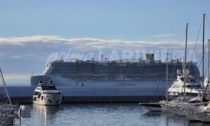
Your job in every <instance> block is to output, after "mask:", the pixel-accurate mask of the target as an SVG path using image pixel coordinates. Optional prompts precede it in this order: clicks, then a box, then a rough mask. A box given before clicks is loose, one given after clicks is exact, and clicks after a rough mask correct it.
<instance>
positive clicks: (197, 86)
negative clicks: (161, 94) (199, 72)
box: [186, 85, 201, 88]
mask: <svg viewBox="0 0 210 126" xmlns="http://www.w3.org/2000/svg"><path fill="white" fill-rule="evenodd" d="M186 87H188V88H201V85H186Z"/></svg>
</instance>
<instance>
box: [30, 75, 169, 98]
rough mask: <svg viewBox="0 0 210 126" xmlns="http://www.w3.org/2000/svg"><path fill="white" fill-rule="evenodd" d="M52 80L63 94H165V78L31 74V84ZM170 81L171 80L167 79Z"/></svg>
mask: <svg viewBox="0 0 210 126" xmlns="http://www.w3.org/2000/svg"><path fill="white" fill-rule="evenodd" d="M43 79H46V81H53V83H54V84H55V85H56V87H57V88H58V89H59V90H61V91H62V93H63V95H64V96H71V97H77V96H78V97H83V96H87V97H91V96H92V97H97V96H100V97H109V96H113V97H115V96H125V97H126V96H127V97H129V96H165V83H166V82H165V80H144V81H134V80H115V81H110V80H101V81H99V80H95V81H93V80H92V81H91V80H79V81H77V80H72V79H69V78H62V77H59V76H45V75H40V76H33V77H31V84H32V86H36V83H37V82H39V81H40V80H43ZM169 83H171V81H169Z"/></svg>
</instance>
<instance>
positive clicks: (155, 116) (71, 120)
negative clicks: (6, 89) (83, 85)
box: [14, 103, 210, 126]
mask: <svg viewBox="0 0 210 126" xmlns="http://www.w3.org/2000/svg"><path fill="white" fill-rule="evenodd" d="M29 106H30V107H31V118H22V119H21V126H209V125H210V123H202V122H190V121H188V120H187V118H186V117H184V116H183V117H181V116H177V115H174V114H172V113H162V112H149V111H148V110H147V109H145V108H144V107H143V106H140V105H139V104H138V103H72V104H62V105H60V106H42V105H29ZM14 125H15V126H19V125H20V120H19V119H16V120H15V122H14Z"/></svg>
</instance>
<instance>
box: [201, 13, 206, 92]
mask: <svg viewBox="0 0 210 126" xmlns="http://www.w3.org/2000/svg"><path fill="white" fill-rule="evenodd" d="M205 16H206V14H203V40H202V42H203V47H202V87H203V88H202V89H203V93H204V41H205V38H204V37H205Z"/></svg>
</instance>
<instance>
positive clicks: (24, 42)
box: [0, 34, 194, 57]
mask: <svg viewBox="0 0 210 126" xmlns="http://www.w3.org/2000/svg"><path fill="white" fill-rule="evenodd" d="M169 36H175V34H160V35H155V36H153V37H169ZM0 44H1V45H10V46H11V45H14V46H15V47H16V48H18V47H17V45H19V46H25V48H26V46H27V47H28V48H31V49H32V50H34V49H43V51H44V49H45V50H47V49H52V48H53V49H54V48H55V47H56V48H57V47H63V46H65V47H66V46H68V47H74V48H75V49H82V50H80V51H85V50H92V49H99V48H100V49H106V48H108V49H128V48H132V49H137V48H138V49H152V48H155V49H157V48H159V49H162V48H168V49H173V48H180V47H181V48H183V47H184V42H179V41H127V40H104V39H97V38H71V39H69V38H62V37H59V36H52V35H49V36H41V35H37V36H27V37H8V38H3V37H2V38H0ZM30 45H31V47H30ZM53 46H54V47H53ZM192 46H194V43H193V42H189V47H192ZM32 47H33V48H32ZM60 50H62V48H60ZM22 51H24V50H22ZM28 55H30V54H28ZM31 55H32V54H31ZM16 57H17V56H16Z"/></svg>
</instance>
